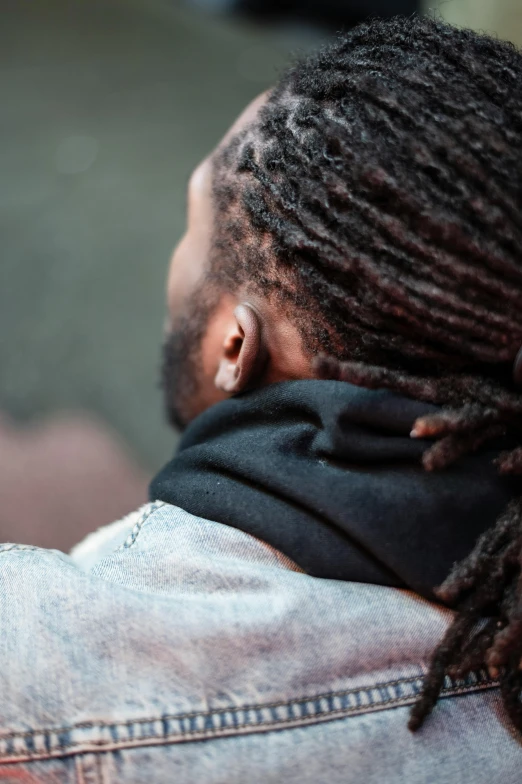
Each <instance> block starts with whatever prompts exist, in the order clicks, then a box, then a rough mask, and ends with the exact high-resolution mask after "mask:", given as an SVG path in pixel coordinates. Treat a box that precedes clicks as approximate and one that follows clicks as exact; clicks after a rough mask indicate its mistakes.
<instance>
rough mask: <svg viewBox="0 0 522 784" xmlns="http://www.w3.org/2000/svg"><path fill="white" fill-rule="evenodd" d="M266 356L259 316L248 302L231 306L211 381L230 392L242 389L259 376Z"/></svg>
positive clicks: (250, 384) (261, 373)
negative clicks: (230, 318) (231, 319)
mask: <svg viewBox="0 0 522 784" xmlns="http://www.w3.org/2000/svg"><path fill="white" fill-rule="evenodd" d="M267 359H268V352H267V350H266V346H265V345H264V341H263V330H262V324H261V318H260V316H259V314H258V313H257V311H256V310H255V309H254V308H253V307H252V306H251V305H249V304H247V303H242V304H241V305H238V306H237V307H236V309H235V310H234V324H233V325H232V327H231V329H230V330H229V331H228V333H227V335H226V337H225V341H224V343H223V356H222V358H221V360H220V362H219V367H218V371H217V373H216V377H215V379H214V383H215V385H216V387H217V388H218V389H221V390H222V391H223V392H227V393H228V394H231V395H234V394H237V393H238V392H243V391H244V390H246V389H248V388H249V387H252V386H254V385H255V384H256V382H257V381H258V380H259V379H260V378H261V376H262V375H263V372H264V369H265V366H266V362H267Z"/></svg>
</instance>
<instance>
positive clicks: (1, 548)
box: [0, 542, 45, 554]
mask: <svg viewBox="0 0 522 784" xmlns="http://www.w3.org/2000/svg"><path fill="white" fill-rule="evenodd" d="M43 549H45V548H43V547H36V546H35V545H34V544H14V543H12V542H6V543H5V544H0V554H1V553H10V552H11V551H12V550H43Z"/></svg>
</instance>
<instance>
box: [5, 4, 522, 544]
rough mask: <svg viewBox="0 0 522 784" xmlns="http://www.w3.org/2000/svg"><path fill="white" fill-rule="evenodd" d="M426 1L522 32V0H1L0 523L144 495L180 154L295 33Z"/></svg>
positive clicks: (187, 156)
mask: <svg viewBox="0 0 522 784" xmlns="http://www.w3.org/2000/svg"><path fill="white" fill-rule="evenodd" d="M427 9H431V10H434V11H436V12H437V13H440V14H441V15H443V16H445V17H446V18H447V19H448V20H449V21H451V22H453V23H456V24H460V25H466V26H473V27H476V28H478V29H483V30H487V31H489V32H496V33H497V34H498V35H500V36H501V37H505V38H510V39H512V40H515V41H516V42H518V43H522V0H444V2H433V3H430V4H428V5H424V6H421V5H419V2H418V0H85V1H84V2H82V1H81V0H77V1H76V2H75V1H74V0H44V2H22V0H0V95H1V107H2V108H1V115H0V117H1V120H0V171H1V179H0V238H1V251H0V252H1V255H0V541H18V542H28V543H31V544H38V545H44V546H53V547H59V548H61V549H68V548H69V547H70V546H71V545H72V544H73V543H74V542H76V541H78V539H80V538H81V536H83V535H84V534H85V533H86V532H87V531H89V530H92V529H93V528H96V527H97V526H99V525H102V524H104V523H107V522H109V521H110V520H111V519H115V518H117V517H119V516H121V515H123V514H124V513H126V512H128V511H130V509H131V508H133V507H135V506H137V505H139V504H140V503H142V502H144V501H145V500H146V485H147V481H148V479H149V477H150V476H151V475H152V473H153V472H154V471H155V470H157V469H158V468H159V467H160V466H161V464H162V463H163V462H164V461H165V460H167V459H168V458H169V457H170V455H171V454H172V452H173V450H174V448H175V443H176V436H175V434H174V433H172V432H171V431H169V430H168V428H167V427H166V425H165V424H164V420H163V413H162V401H161V394H160V391H159V389H158V384H157V378H158V366H159V346H160V343H161V334H162V324H163V319H164V281H165V276H166V272H167V265H168V261H169V256H170V253H171V250H172V248H173V246H174V244H175V243H176V241H177V240H178V238H179V237H180V236H181V234H182V232H183V224H184V206H185V187H186V181H187V178H188V176H189V174H190V172H191V170H192V169H193V167H194V166H195V165H196V164H197V163H198V161H199V160H200V159H201V158H202V157H203V156H204V155H206V154H207V152H208V151H209V150H210V149H211V148H212V147H213V146H214V145H215V143H216V142H217V141H218V139H219V138H220V136H221V135H222V134H223V132H224V131H225V130H226V129H227V127H228V126H229V125H230V123H231V121H232V120H233V119H234V117H235V116H236V115H237V114H238V113H239V112H240V111H241V109H242V108H243V107H244V105H245V104H246V103H247V102H248V101H249V100H251V99H252V98H253V97H254V96H255V95H257V94H258V93H259V92H261V91H262V90H264V89H266V87H267V86H269V85H270V84H272V83H273V82H274V80H275V79H276V78H277V75H278V73H279V72H280V71H281V69H282V68H284V66H285V64H286V63H287V62H288V61H289V59H290V57H291V56H292V53H296V52H300V51H306V50H308V49H309V48H311V47H315V46H317V45H318V44H319V43H320V42H321V40H323V39H324V38H325V37H326V36H327V35H329V34H330V33H331V31H334V30H338V29H340V28H341V27H344V28H346V27H349V26H350V25H353V24H355V23H357V22H358V21H360V20H362V19H364V18H366V17H367V16H368V15H385V16H389V15H393V14H395V13H405V14H410V13H413V12H415V11H419V12H422V11H426V10H427Z"/></svg>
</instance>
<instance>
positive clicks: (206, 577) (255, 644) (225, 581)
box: [0, 502, 522, 784]
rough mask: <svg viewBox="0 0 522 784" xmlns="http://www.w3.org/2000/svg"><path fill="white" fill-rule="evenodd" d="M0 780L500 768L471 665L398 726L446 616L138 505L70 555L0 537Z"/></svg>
mask: <svg viewBox="0 0 522 784" xmlns="http://www.w3.org/2000/svg"><path fill="white" fill-rule="evenodd" d="M0 582H1V590H0V608H1V610H0V612H1V623H2V626H1V628H2V632H1V638H0V639H1V643H0V695H1V697H0V781H2V782H3V781H6V782H26V783H27V784H32V783H36V782H49V783H50V782H56V783H57V784H58V783H60V784H61V783H62V782H63V783H64V784H65V782H67V784H69V783H70V784H72V782H74V783H75V784H109V782H126V783H128V784H131V783H134V782H135V783H136V784H138V783H139V784H144V783H146V784H154V783H155V782H162V783H163V782H167V783H168V782H173V783H174V782H176V784H185V783H186V784H194V782H206V783H208V784H217V782H220V783H222V784H234V783H235V782H249V784H254V783H257V782H259V784H266V783H267V782H285V784H291V783H292V782H296V783H297V782H299V784H308V783H309V782H319V783H322V782H324V783H325V784H347V782H364V783H365V784H374V783H375V784H377V782H379V784H382V782H384V783H385V784H399V783H400V784H404V782H407V784H421V782H422V783H425V784H428V783H430V784H445V783H446V782H447V783H448V784H449V783H450V782H451V784H459V783H460V782H470V784H482V783H484V784H486V783H487V784H492V783H494V782H499V784H500V783H501V784H518V782H520V781H521V780H522V746H521V745H520V742H519V741H518V740H517V738H516V735H515V734H514V732H513V729H512V727H511V726H510V723H509V721H508V719H507V717H506V715H505V713H504V710H503V708H502V703H501V700H500V696H499V691H498V688H497V686H496V684H495V683H493V682H491V681H490V680H489V679H488V677H487V675H486V674H485V673H477V674H476V675H474V676H470V677H469V678H468V679H467V680H466V681H465V682H452V681H450V680H449V679H448V680H447V681H446V686H445V689H444V691H443V695H442V698H441V700H440V701H439V703H438V705H437V706H436V707H435V710H434V712H433V714H432V716H431V717H430V718H429V719H428V720H427V722H426V724H425V725H424V727H423V728H422V730H421V731H420V732H418V733H417V734H415V735H413V734H411V733H410V732H409V731H408V729H407V720H408V712H409V708H410V706H411V704H412V703H413V702H414V700H415V698H416V696H417V695H418V693H419V689H420V686H421V680H422V676H423V674H424V673H425V672H426V668H427V662H428V661H429V657H430V654H431V652H432V650H433V648H434V646H435V645H436V644H437V642H438V640H439V639H440V637H441V635H442V634H443V633H444V630H445V628H446V627H447V624H448V622H449V621H450V619H451V614H450V613H449V612H448V611H447V610H444V609H442V608H441V607H439V606H436V605H432V604H430V603H429V602H427V601H426V600H424V599H422V598H420V597H419V596H417V595H415V594H413V593H411V592H408V591H402V590H398V589H395V588H388V587H382V586H377V585H368V584H362V583H353V582H352V583H351V582H340V581H335V580H326V579H317V578H313V577H310V576H307V575H306V574H303V573H302V572H301V570H300V569H299V568H298V567H296V566H295V564H294V563H292V562H291V561H290V560H289V559H288V558H286V557H285V556H283V555H282V554H281V553H279V552H278V551H277V550H274V549H273V548H272V547H270V546H269V545H267V544H265V543H264V542H262V541H260V540H258V539H256V538H254V537H253V536H251V535H249V534H246V533H244V532H242V531H239V530H237V529H235V528H231V527H229V526H226V525H223V524H220V523H216V522H212V521H209V520H203V519H201V518H197V517H194V516H192V515H190V514H188V513H187V512H185V511H183V510H182V509H179V508H177V507H175V506H172V505H170V504H165V503H162V502H156V503H151V504H148V505H147V506H145V507H144V508H142V509H141V510H139V511H138V512H136V513H134V514H132V515H130V516H129V517H127V518H125V519H123V520H121V521H119V522H117V523H113V524H112V525H110V526H107V527H105V528H103V529H100V530H99V531H98V532H96V533H94V534H91V535H90V536H89V537H87V539H86V540H84V541H83V542H82V543H80V544H79V545H78V546H77V547H76V548H74V550H73V551H72V552H71V553H70V554H69V555H65V554H64V553H61V552H58V551H56V550H44V549H40V548H36V547H29V546H26V545H13V544H5V545H0Z"/></svg>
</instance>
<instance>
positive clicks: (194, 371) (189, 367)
mask: <svg viewBox="0 0 522 784" xmlns="http://www.w3.org/2000/svg"><path fill="white" fill-rule="evenodd" d="M215 305H216V302H215V301H214V300H213V299H212V298H209V296H208V291H203V290H199V291H196V292H195V293H194V294H193V295H192V297H190V298H189V300H188V302H187V308H186V312H185V314H183V315H182V316H180V317H179V318H178V319H177V321H176V323H175V325H174V326H173V328H172V329H171V331H170V332H169V333H168V335H167V337H166V338H165V341H164V343H163V348H162V364H161V383H160V385H161V388H162V389H163V401H164V409H165V414H166V417H167V420H168V422H169V424H170V425H172V427H174V428H176V429H177V430H180V431H183V430H184V429H185V428H186V427H187V425H188V424H189V423H190V422H191V421H192V419H194V417H195V416H197V414H198V413H199V412H200V410H201V408H202V406H201V398H202V392H203V388H204V374H203V367H202V362H201V354H202V341H203V338H204V336H205V333H206V331H207V327H208V322H209V319H210V316H211V314H212V312H213V310H214V307H215Z"/></svg>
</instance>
